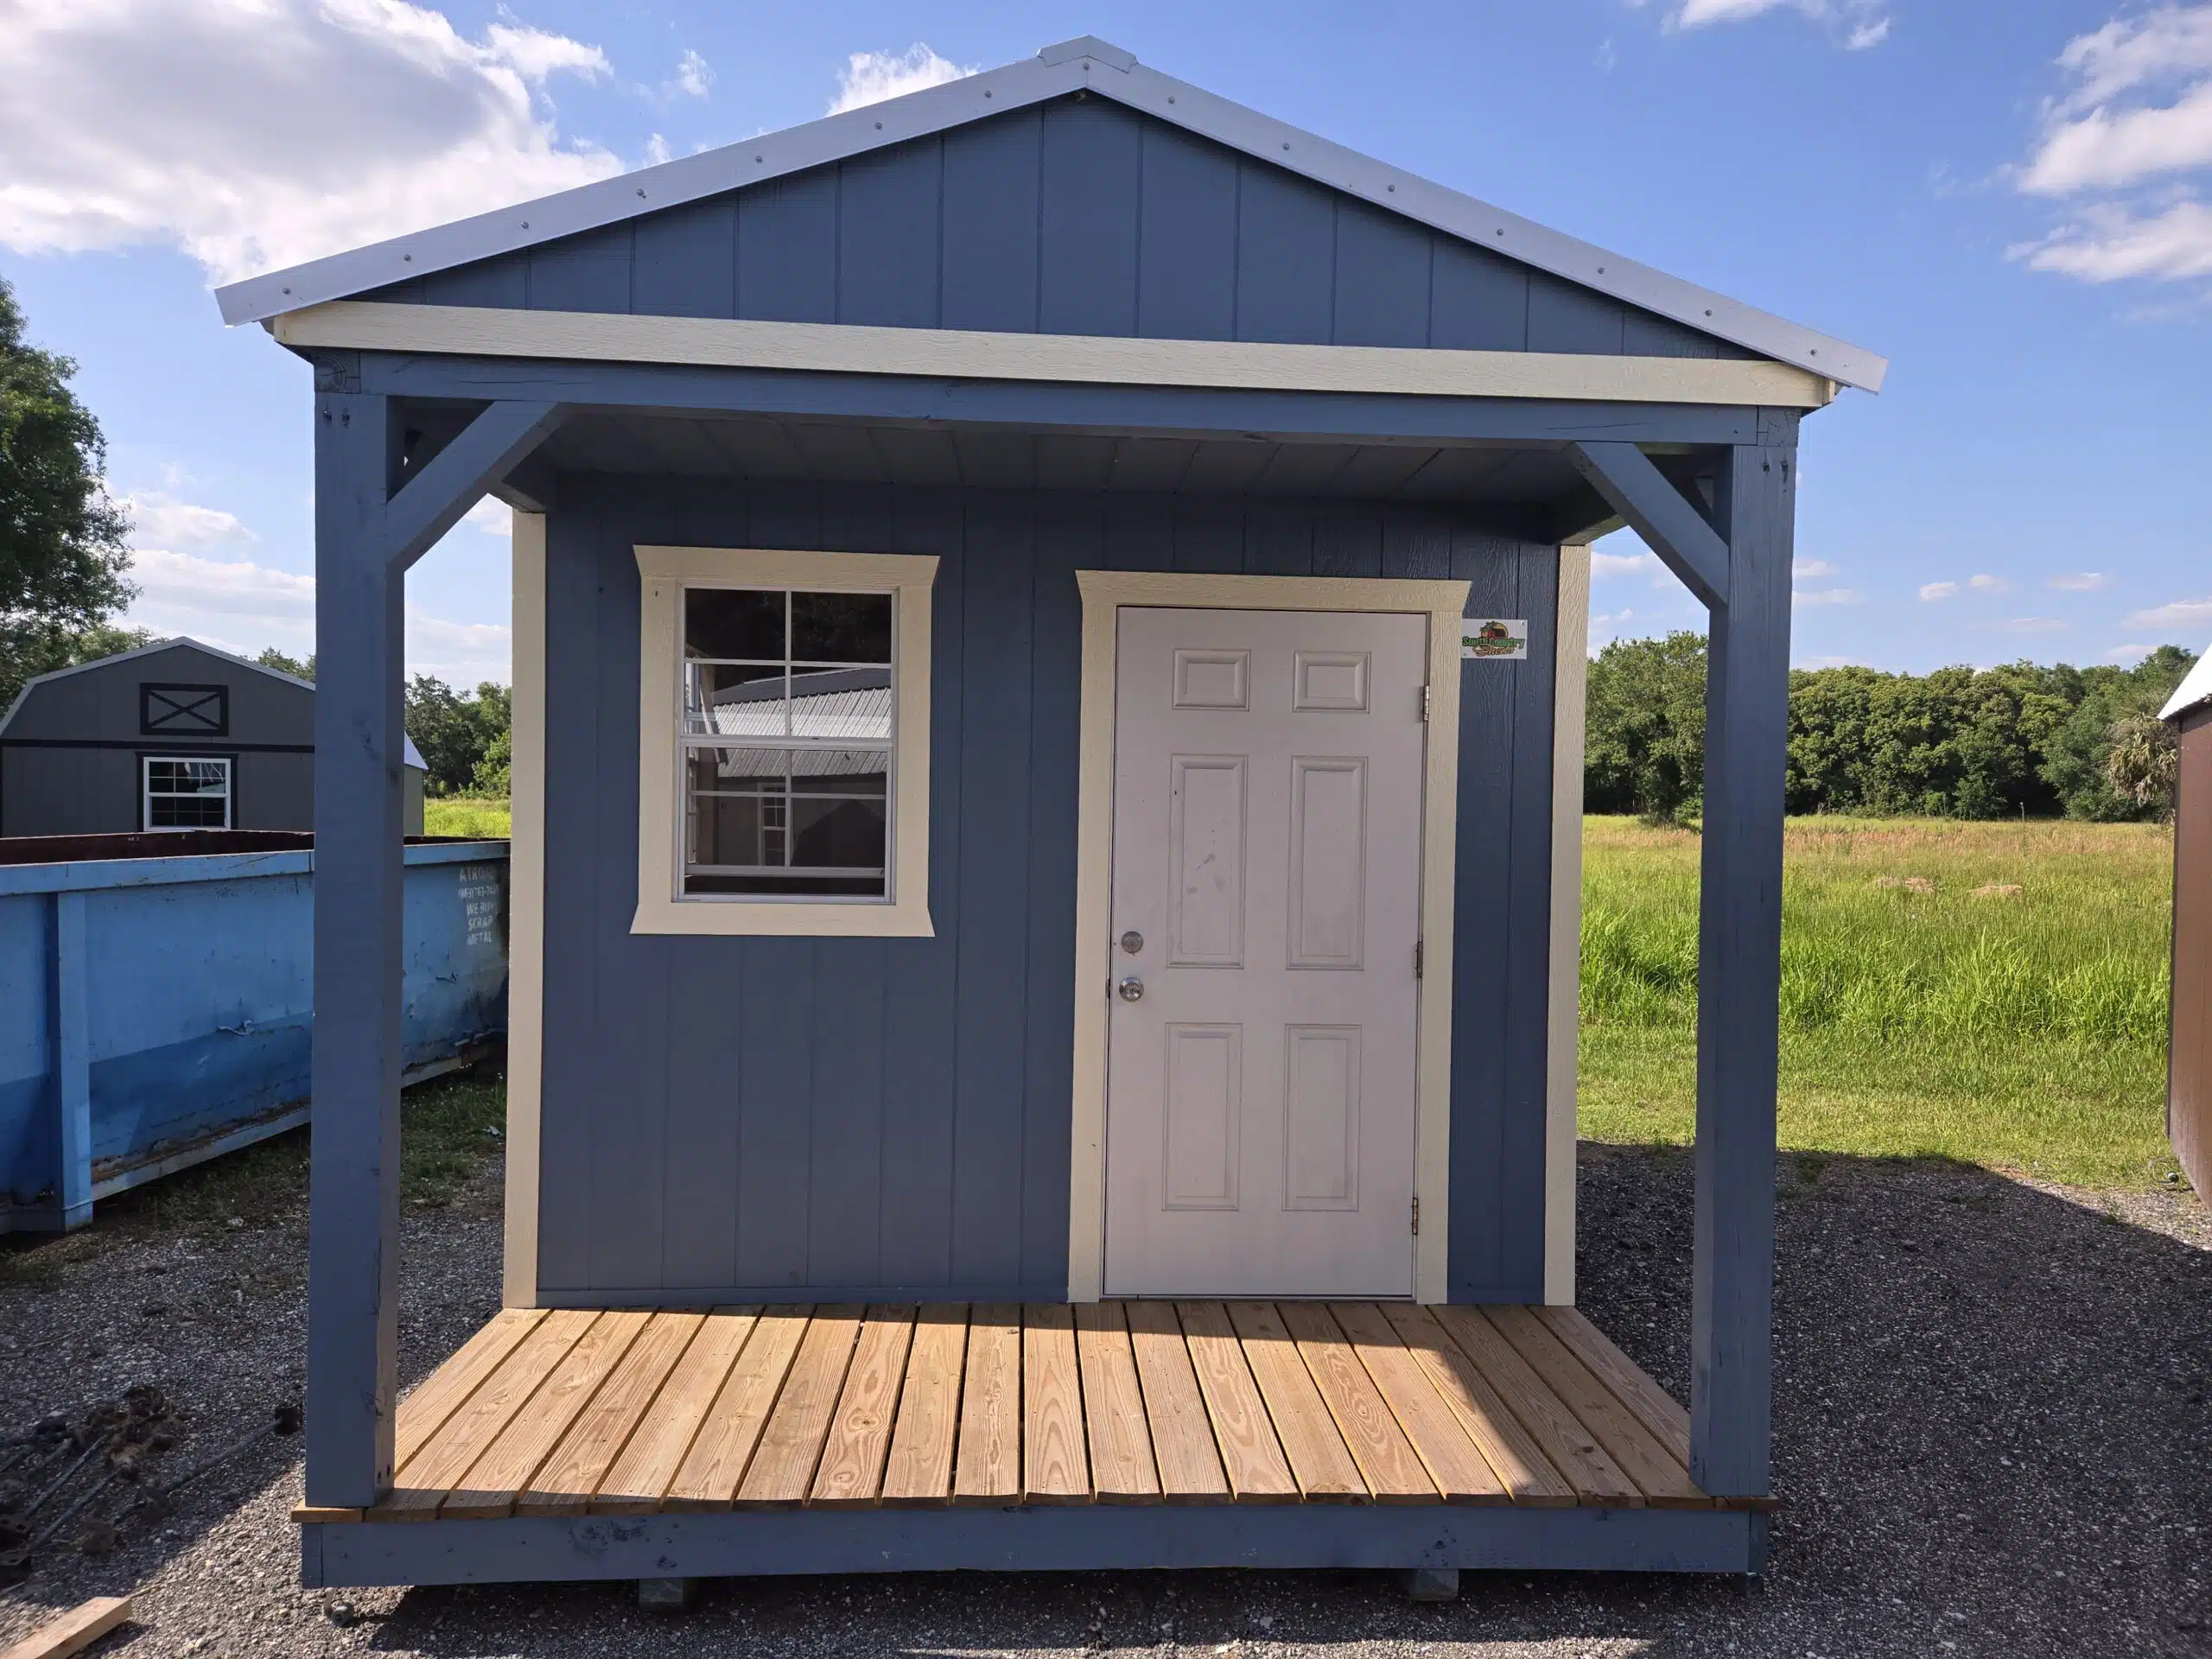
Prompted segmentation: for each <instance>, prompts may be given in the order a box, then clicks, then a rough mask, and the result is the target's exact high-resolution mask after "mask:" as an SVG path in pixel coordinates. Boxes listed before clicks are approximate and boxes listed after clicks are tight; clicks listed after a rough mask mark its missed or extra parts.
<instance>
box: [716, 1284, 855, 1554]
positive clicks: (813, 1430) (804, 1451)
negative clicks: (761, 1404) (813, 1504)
mask: <svg viewBox="0 0 2212 1659" xmlns="http://www.w3.org/2000/svg"><path fill="white" fill-rule="evenodd" d="M861 1313H862V1310H861V1308H859V1307H855V1306H839V1307H817V1309H815V1310H814V1318H813V1319H812V1320H810V1322H809V1323H808V1325H807V1327H806V1336H805V1338H804V1339H803V1340H802V1341H801V1342H800V1343H799V1345H798V1357H796V1358H795V1359H793V1360H792V1361H791V1375H790V1376H788V1377H786V1378H785V1380H784V1391H783V1394H782V1395H781V1396H780V1397H779V1399H778V1400H777V1402H776V1408H775V1410H773V1411H772V1412H771V1413H769V1414H768V1424H767V1427H766V1428H764V1429H762V1430H761V1431H760V1450H759V1451H757V1452H754V1453H753V1466H752V1467H751V1468H749V1469H747V1471H745V1478H744V1479H743V1480H742V1481H741V1482H740V1483H739V1484H738V1488H737V1499H736V1503H737V1507H738V1508H739V1509H741V1510H743V1509H754V1508H767V1507H771V1506H781V1505H785V1504H790V1503H798V1502H799V1501H800V1500H801V1499H802V1498H804V1497H805V1496H806V1493H807V1489H808V1488H809V1487H810V1486H811V1485H812V1484H814V1471H815V1467H816V1465H817V1463H818V1462H819V1461H820V1459H821V1456H822V1444H823V1440H826V1439H827V1438H828V1436H829V1418H830V1414H832V1413H833V1412H835V1411H836V1408H837V1396H838V1395H839V1394H840V1393H841V1392H842V1390H843V1389H844V1386H845V1370H846V1368H847V1367H848V1366H849V1364H850V1363H851V1361H852V1357H853V1344H854V1343H855V1341H856V1340H857V1339H858V1338H859V1337H860V1333H861Z"/></svg>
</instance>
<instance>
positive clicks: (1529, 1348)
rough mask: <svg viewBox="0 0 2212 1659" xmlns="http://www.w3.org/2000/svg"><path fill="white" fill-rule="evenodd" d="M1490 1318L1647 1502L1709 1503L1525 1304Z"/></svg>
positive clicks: (1668, 1505)
mask: <svg viewBox="0 0 2212 1659" xmlns="http://www.w3.org/2000/svg"><path fill="white" fill-rule="evenodd" d="M1489 1318H1490V1321H1491V1324H1492V1325H1496V1326H1497V1329H1498V1331H1499V1332H1500V1334H1502V1335H1503V1337H1504V1338H1505V1339H1506V1340H1507V1341H1508V1342H1510V1343H1511V1344H1513V1345H1514V1347H1515V1348H1516V1350H1518V1351H1519V1352H1520V1355H1521V1357H1522V1358H1523V1359H1525V1360H1527V1361H1528V1362H1529V1365H1530V1366H1531V1367H1532V1368H1533V1369H1534V1370H1535V1373H1536V1375H1537V1376H1541V1377H1542V1378H1543V1379H1544V1381H1545V1382H1546V1383H1548V1384H1550V1386H1551V1390H1552V1392H1553V1393H1554V1394H1556V1395H1559V1397H1560V1399H1561V1400H1563V1401H1565V1402H1567V1409H1568V1410H1570V1411H1572V1412H1573V1414H1574V1415H1575V1417H1576V1418H1577V1419H1578V1420H1579V1421H1580V1422H1581V1424H1582V1426H1583V1427H1585V1428H1586V1429H1588V1430H1589V1431H1590V1433H1592V1434H1594V1435H1595V1436H1597V1439H1598V1443H1599V1445H1600V1446H1604V1447H1605V1452H1606V1454H1607V1455H1608V1456H1610V1457H1611V1459H1612V1460H1613V1461H1614V1462H1615V1463H1616V1464H1618V1465H1620V1467H1621V1469H1622V1471H1624V1473H1626V1474H1627V1476H1628V1478H1630V1480H1633V1481H1634V1482H1635V1483H1636V1484H1637V1486H1638V1487H1639V1488H1640V1489H1641V1490H1642V1491H1643V1496H1644V1498H1645V1500H1646V1501H1647V1502H1649V1503H1653V1504H1656V1505H1657V1506H1659V1507H1660V1508H1662V1509H1675V1510H1700V1509H1709V1508H1711V1507H1712V1504H1713V1500H1712V1499H1711V1498H1710V1497H1707V1496H1706V1495H1705V1493H1703V1492H1701V1491H1699V1490H1698V1486H1697V1483H1696V1482H1695V1481H1694V1480H1692V1479H1691V1478H1690V1477H1689V1471H1688V1470H1687V1469H1685V1468H1684V1467H1683V1466H1682V1465H1681V1464H1679V1463H1677V1462H1675V1459H1673V1458H1671V1457H1669V1455H1668V1454H1667V1451H1666V1448H1665V1447H1664V1446H1661V1445H1660V1444H1659V1441H1658V1439H1657V1437H1656V1436H1655V1435H1654V1434H1653V1433H1651V1431H1650V1430H1649V1429H1648V1428H1646V1427H1644V1426H1643V1424H1642V1423H1641V1422H1640V1421H1637V1416H1636V1414H1635V1413H1633V1412H1631V1411H1630V1410H1629V1408H1627V1407H1626V1406H1624V1405H1623V1404H1622V1403H1621V1402H1619V1401H1618V1400H1617V1399H1615V1398H1614V1397H1613V1393H1612V1390H1611V1389H1608V1388H1607V1387H1606V1386H1605V1384H1604V1383H1600V1382H1599V1380H1598V1379H1597V1378H1596V1377H1595V1376H1592V1375H1591V1372H1590V1368H1589V1367H1588V1366H1586V1365H1585V1364H1584V1363H1582V1362H1581V1361H1580V1360H1579V1359H1577V1358H1575V1357H1574V1356H1573V1354H1572V1353H1570V1352H1568V1351H1567V1344H1564V1343H1562V1342H1561V1341H1560V1339H1559V1338H1557V1337H1555V1336H1554V1335H1553V1334H1552V1331H1551V1327H1550V1326H1549V1325H1546V1324H1545V1323H1544V1322H1543V1321H1542V1320H1541V1319H1538V1318H1537V1317H1536V1316H1535V1314H1534V1313H1531V1312H1529V1309H1527V1308H1525V1307H1513V1306H1503V1307H1496V1308H1492V1309H1491V1310H1489Z"/></svg>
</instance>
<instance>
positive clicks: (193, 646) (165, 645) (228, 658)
mask: <svg viewBox="0 0 2212 1659" xmlns="http://www.w3.org/2000/svg"><path fill="white" fill-rule="evenodd" d="M180 648H181V649H183V650H186V651H196V652H201V653H203V654H204V655H206V656H209V657H219V658H222V659H223V660H224V661H225V662H226V663H230V664H235V665H236V666H238V667H239V668H250V669H251V670H252V671H254V672H255V673H257V674H266V675H267V676H268V677H270V679H272V680H282V681H283V682H284V683H285V684H287V685H296V686H298V687H300V688H301V689H302V690H307V691H312V690H315V682H314V681H313V680H303V679H302V678H301V677H299V676H298V675H296V674H287V673H286V672H284V671H283V669H281V668H271V667H270V666H269V664H266V663H257V662H255V661H254V660H253V658H251V657H241V656H239V655H238V653H237V652H229V651H220V650H218V649H217V648H216V647H215V646H213V645H205V644H202V643H201V642H200V640H197V639H193V638H192V637H191V636H190V635H189V634H182V633H180V634H178V635H176V636H175V638H173V639H156V640H155V641H154V643H153V644H152V645H140V646H137V648H136V649H134V650H130V651H118V652H116V653H115V654H114V655H113V656H112V657H95V658H92V661H91V662H89V663H76V664H72V665H71V666H69V667H67V668H56V669H50V670H48V671H47V672H46V673H43V674H34V675H32V676H31V677H30V678H29V679H28V680H25V681H24V682H23V689H22V690H20V691H18V692H16V700H15V701H14V702H11V703H10V704H9V705H8V712H7V713H6V714H5V715H0V732H4V731H6V730H7V729H8V727H9V725H10V722H11V721H14V719H15V718H16V715H17V713H19V712H20V711H21V710H22V706H23V703H24V702H25V700H26V699H28V698H29V696H30V694H31V693H32V692H33V691H35V690H37V689H38V688H39V687H40V686H41V685H45V684H47V683H48V682H49V681H53V680H66V679H67V678H68V677H70V676H71V675H73V674H83V673H86V672H87V671H90V670H92V669H95V668H112V667H114V666H115V665H116V664H118V663H127V662H130V661H131V660H133V659H134V658H139V657H150V656H152V655H153V654H154V653H155V652H157V651H176V650H178V649H180ZM401 741H402V743H403V744H404V746H405V749H406V754H405V759H406V761H407V764H408V765H409V766H413V767H414V768H415V769H416V771H418V772H428V771H429V769H430V766H429V762H428V761H426V760H423V752H422V750H420V749H418V748H416V747H415V740H414V739H413V738H411V737H406V736H404V735H403V736H402V738H401Z"/></svg>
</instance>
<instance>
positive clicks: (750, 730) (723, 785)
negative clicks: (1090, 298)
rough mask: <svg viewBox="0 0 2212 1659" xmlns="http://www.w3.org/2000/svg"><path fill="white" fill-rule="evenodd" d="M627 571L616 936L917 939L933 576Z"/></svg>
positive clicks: (922, 567)
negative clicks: (636, 637)
mask: <svg viewBox="0 0 2212 1659" xmlns="http://www.w3.org/2000/svg"><path fill="white" fill-rule="evenodd" d="M637 553H638V562H639V575H640V578H641V581H642V597H643V603H642V606H641V609H640V630H641V632H640V641H639V644H640V651H639V659H640V665H641V671H642V673H641V678H640V682H639V691H640V697H641V702H640V721H639V896H638V912H637V916H636V918H635V920H634V921H633V923H632V928H633V931H639V932H672V933H682V932H696V933H781V934H886V935H913V934H926V933H927V932H928V931H930V927H929V912H928V893H927V882H928V868H929V863H928V834H929V814H928V802H929V671H930V662H929V625H930V599H931V583H932V582H934V580H935V576H936V567H937V561H936V560H934V559H929V558H914V557H908V556H893V555H875V554H853V553H795V552H779V551H769V550H751V549H714V548H644V547H641V548H639V549H638V550H637Z"/></svg>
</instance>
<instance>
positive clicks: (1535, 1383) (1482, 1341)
mask: <svg viewBox="0 0 2212 1659" xmlns="http://www.w3.org/2000/svg"><path fill="white" fill-rule="evenodd" d="M1428 1311H1429V1313H1431V1314H1432V1315H1433V1317H1434V1318H1435V1319H1436V1321H1437V1323H1438V1324H1439V1325H1442V1326H1443V1327H1444V1329H1445V1331H1446V1333H1448V1334H1449V1335H1450V1337H1451V1338H1452V1341H1453V1342H1455V1343H1457V1344H1459V1350H1460V1351H1461V1352H1463V1353H1464V1354H1465V1355H1466V1357H1468V1358H1469V1359H1470V1360H1471V1361H1473V1362H1474V1367H1475V1369H1476V1370H1478V1371H1480V1372H1481V1373H1482V1375H1483V1377H1484V1380H1485V1381H1486V1382H1488V1383H1490V1385H1491V1388H1492V1389H1496V1390H1497V1394H1498V1395H1499V1397H1500V1398H1502V1399H1503V1401H1504V1402H1505V1404H1506V1406H1507V1407H1508V1408H1509V1409H1510V1410H1511V1412H1512V1413H1513V1414H1514V1416H1516V1417H1517V1418H1518V1419H1520V1421H1521V1426H1522V1427H1523V1428H1525V1429H1527V1430H1528V1431H1529V1434H1530V1435H1531V1436H1533V1437H1534V1438H1535V1442H1536V1444H1537V1445H1538V1446H1541V1448H1542V1449H1543V1453H1544V1457H1545V1458H1546V1459H1547V1460H1548V1462H1549V1463H1550V1464H1551V1465H1552V1467H1553V1468H1554V1469H1556V1470H1558V1471H1560V1473H1561V1474H1562V1475H1565V1476H1566V1477H1567V1479H1568V1480H1569V1481H1570V1482H1571V1483H1572V1484H1573V1487H1574V1491H1575V1495H1576V1496H1577V1497H1580V1499H1581V1500H1582V1501H1583V1502H1585V1503H1595V1504H1598V1505H1600V1506H1615V1507H1618V1508H1622V1509H1630V1510H1634V1509H1641V1508H1643V1491H1642V1490H1641V1489H1640V1488H1639V1487H1638V1486H1637V1484H1636V1483H1635V1482H1634V1481H1632V1480H1630V1478H1628V1476H1627V1475H1626V1474H1624V1473H1623V1472H1622V1471H1621V1467H1620V1465H1618V1464H1617V1463H1615V1462H1614V1461H1613V1460H1612V1459H1611V1458H1610V1457H1608V1456H1606V1454H1605V1447H1603V1446H1599V1444H1598V1442H1597V1440H1596V1439H1595V1438H1594V1437H1593V1436H1592V1434H1591V1433H1590V1431H1589V1430H1588V1429H1586V1428H1585V1427H1582V1425H1581V1423H1580V1421H1577V1420H1576V1418H1575V1415H1574V1414H1573V1412H1572V1411H1570V1410H1568V1409H1567V1407H1566V1405H1565V1404H1564V1403H1562V1402H1561V1401H1560V1398H1559V1396H1558V1395H1555V1394H1554V1393H1553V1392H1552V1391H1551V1389H1550V1388H1549V1387H1548V1386H1547V1384H1546V1383H1545V1382H1544V1380H1543V1378H1542V1377H1541V1376H1537V1375H1536V1373H1535V1370H1532V1369H1531V1368H1530V1366H1529V1362H1528V1361H1527V1360H1525V1359H1523V1358H1522V1357H1521V1355H1520V1352H1519V1351H1518V1350H1517V1349H1516V1348H1515V1347H1514V1345H1513V1344H1511V1343H1510V1342H1508V1341H1507V1340H1506V1339H1505V1338H1503V1337H1502V1336H1500V1335H1499V1334H1498V1332H1497V1326H1496V1325H1492V1324H1491V1322H1490V1321H1489V1320H1488V1319H1484V1317H1483V1316H1482V1313H1481V1310H1479V1309H1478V1308H1472V1307H1465V1306H1439V1307H1433V1308H1431V1309H1429V1310H1428Z"/></svg>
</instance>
